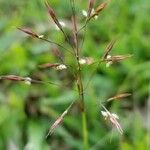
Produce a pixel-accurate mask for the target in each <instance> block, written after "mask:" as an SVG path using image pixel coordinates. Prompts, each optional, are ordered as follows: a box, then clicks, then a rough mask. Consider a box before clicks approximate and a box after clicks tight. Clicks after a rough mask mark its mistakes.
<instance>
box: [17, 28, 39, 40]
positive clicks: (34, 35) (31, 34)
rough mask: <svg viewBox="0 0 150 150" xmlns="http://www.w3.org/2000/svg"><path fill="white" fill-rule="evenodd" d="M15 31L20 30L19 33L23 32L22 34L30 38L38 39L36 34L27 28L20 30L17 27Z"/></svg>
mask: <svg viewBox="0 0 150 150" xmlns="http://www.w3.org/2000/svg"><path fill="white" fill-rule="evenodd" d="M17 29H18V30H20V31H22V32H24V33H26V34H28V35H30V36H31V37H34V38H39V35H38V34H36V33H35V32H33V31H32V30H31V29H29V28H20V27H18V28H17Z"/></svg>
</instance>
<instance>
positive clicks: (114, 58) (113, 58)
mask: <svg viewBox="0 0 150 150" xmlns="http://www.w3.org/2000/svg"><path fill="white" fill-rule="evenodd" d="M132 56H133V55H131V54H127V55H115V56H111V57H110V58H106V59H105V60H106V61H112V62H113V63H116V62H120V61H122V60H124V59H127V58H130V57H132Z"/></svg>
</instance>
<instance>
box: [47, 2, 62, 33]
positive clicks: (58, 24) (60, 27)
mask: <svg viewBox="0 0 150 150" xmlns="http://www.w3.org/2000/svg"><path fill="white" fill-rule="evenodd" d="M45 5H46V7H47V9H48V13H49V15H50V16H51V18H52V19H53V21H54V22H55V24H56V25H57V27H58V28H59V29H60V30H61V31H62V32H63V28H62V26H61V24H60V22H59V21H58V19H57V16H56V14H55V12H54V10H53V8H52V7H51V6H50V4H49V3H48V1H45Z"/></svg>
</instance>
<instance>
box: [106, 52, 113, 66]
mask: <svg viewBox="0 0 150 150" xmlns="http://www.w3.org/2000/svg"><path fill="white" fill-rule="evenodd" d="M106 59H111V55H107V57H106ZM112 63H113V62H112V61H111V60H109V61H107V63H106V67H107V68H108V67H110V65H112Z"/></svg>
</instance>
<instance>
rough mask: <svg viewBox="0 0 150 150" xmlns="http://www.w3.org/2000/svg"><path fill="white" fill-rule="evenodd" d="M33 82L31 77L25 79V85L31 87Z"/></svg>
mask: <svg viewBox="0 0 150 150" xmlns="http://www.w3.org/2000/svg"><path fill="white" fill-rule="evenodd" d="M31 81H32V79H31V78H30V77H26V78H25V79H24V82H25V84H27V85H31Z"/></svg>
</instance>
